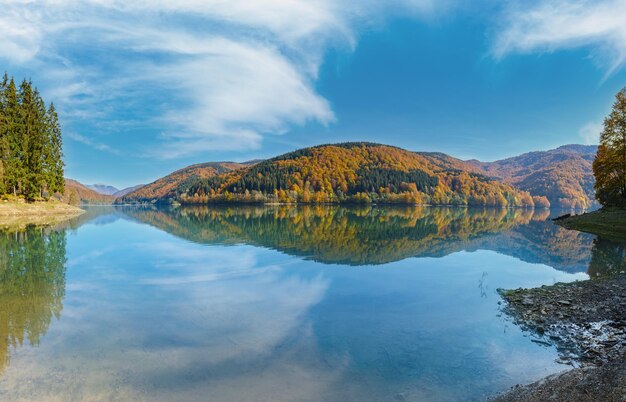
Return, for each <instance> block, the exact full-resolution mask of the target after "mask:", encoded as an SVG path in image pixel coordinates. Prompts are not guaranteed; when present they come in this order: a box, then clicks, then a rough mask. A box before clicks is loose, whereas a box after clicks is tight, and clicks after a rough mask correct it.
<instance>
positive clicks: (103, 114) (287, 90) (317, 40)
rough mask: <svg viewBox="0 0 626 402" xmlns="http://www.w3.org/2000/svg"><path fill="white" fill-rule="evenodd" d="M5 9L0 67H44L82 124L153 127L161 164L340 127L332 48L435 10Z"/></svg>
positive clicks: (69, 113)
mask: <svg viewBox="0 0 626 402" xmlns="http://www.w3.org/2000/svg"><path fill="white" fill-rule="evenodd" d="M0 3H1V4H2V8H3V12H2V16H0V38H2V39H0V59H4V60H5V61H8V62H9V63H11V64H13V65H17V66H30V67H29V68H37V69H39V70H43V71H46V76H47V77H49V78H48V82H45V83H44V84H45V87H46V89H47V90H48V92H49V93H50V94H51V96H52V97H53V98H54V99H58V101H57V102H58V103H60V104H61V107H62V110H63V111H64V112H65V113H64V115H65V116H66V117H67V118H68V119H70V120H71V121H72V122H76V121H78V122H80V121H90V122H92V123H93V122H96V123H93V124H97V122H98V121H107V120H116V121H117V120H122V121H125V122H126V124H129V121H133V122H134V123H137V124H139V125H143V128H144V131H146V130H149V131H151V132H153V136H154V138H153V139H154V141H152V144H154V145H153V146H151V147H150V148H148V149H145V150H144V152H145V153H146V154H149V155H152V156H159V157H163V158H177V157H182V156H186V155H190V154H193V153H198V152H203V151H208V150H225V149H228V150H232V149H251V148H256V147H259V146H260V144H261V142H262V140H263V137H264V136H265V135H272V134H282V133H285V132H288V130H289V129H290V128H291V127H293V126H299V125H304V124H307V123H309V122H317V123H319V124H323V125H327V124H329V123H332V122H333V121H334V120H335V115H334V113H333V111H332V107H331V105H330V104H329V103H328V101H327V100H326V99H324V98H323V97H322V96H321V95H320V94H319V93H318V92H317V91H316V88H315V83H316V80H317V77H318V70H319V67H320V65H321V63H322V60H323V57H324V54H325V52H326V50H327V49H328V47H330V46H339V47H347V48H348V49H350V48H352V47H354V45H355V43H356V41H357V37H358V33H359V32H360V30H361V29H362V28H363V27H364V26H367V25H371V24H373V23H377V22H378V21H380V20H382V19H384V18H385V16H388V15H390V14H397V15H400V14H402V15H415V16H418V15H422V16H423V15H429V14H431V13H433V12H434V10H435V9H436V6H435V2H434V1H432V0H392V1H376V0H364V1H360V2H350V1H341V0H336V1H331V0H320V1H316V2H311V1H306V0H257V1H248V0H230V1H200V0H179V1H176V2H171V1H165V0H152V1H147V0H138V1H132V2H128V1H120V0H86V1H81V2H77V1H72V0H26V1H17V0H4V1H0ZM437 7H440V6H437ZM101 126H105V125H104V124H101ZM72 138H73V139H75V140H77V141H82V142H83V143H85V144H87V145H91V146H100V147H102V146H103V145H104V144H100V143H96V142H93V141H91V140H90V139H87V138H85V137H83V136H77V135H76V134H74V135H73V137H72ZM103 150H105V149H104V148H103Z"/></svg>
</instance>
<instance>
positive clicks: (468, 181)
mask: <svg viewBox="0 0 626 402" xmlns="http://www.w3.org/2000/svg"><path fill="white" fill-rule="evenodd" d="M176 200H177V201H178V202H180V203H183V204H202V203H210V202H259V203H261V202H282V203H348V202H349V203H400V204H433V205H480V206H500V207H510V206H516V207H532V206H534V201H533V198H532V197H531V195H530V194H529V193H528V192H525V191H520V190H517V189H515V188H513V187H512V186H510V185H508V184H504V183H501V182H499V181H496V180H493V179H491V178H489V177H487V176H485V175H482V174H480V173H478V169H477V168H476V167H474V166H472V165H469V164H466V163H464V162H462V161H460V160H458V159H454V158H451V157H449V156H447V155H444V154H438V153H415V152H409V151H406V150H403V149H400V148H396V147H391V146H386V145H379V144H371V143H345V144H336V145H322V146H317V147H313V148H305V149H301V150H298V151H295V152H291V153H288V154H285V155H282V156H279V157H276V158H273V159H270V160H266V161H263V162H260V163H258V164H255V165H253V166H249V167H244V168H241V169H238V170H234V171H230V172H227V173H223V174H219V175H216V176H212V177H206V178H198V177H193V178H191V179H189V180H186V181H184V182H183V183H182V184H181V185H180V186H178V188H177V193H176Z"/></svg>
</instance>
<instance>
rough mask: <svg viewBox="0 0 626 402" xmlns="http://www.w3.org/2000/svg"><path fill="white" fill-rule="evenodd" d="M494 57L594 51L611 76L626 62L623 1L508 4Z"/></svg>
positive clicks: (557, 0) (556, 0) (550, 0)
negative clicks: (591, 49)
mask: <svg viewBox="0 0 626 402" xmlns="http://www.w3.org/2000/svg"><path fill="white" fill-rule="evenodd" d="M509 4H510V5H509V7H508V9H507V11H506V13H505V17H504V18H503V24H502V26H503V29H502V30H501V31H500V32H499V34H498V37H497V40H496V42H495V44H494V48H493V51H494V54H495V55H496V56H497V57H502V56H504V55H506V54H508V53H512V52H521V53H527V52H533V51H545V52H551V51H555V50H557V49H568V48H578V47H583V46H589V47H593V49H595V52H594V54H593V55H594V56H595V57H596V60H597V61H598V62H599V63H600V64H602V65H604V66H605V67H606V68H607V69H608V73H607V74H610V73H612V72H613V71H615V70H616V69H617V68H620V67H622V66H623V64H624V62H625V61H626V17H625V16H626V1H624V0H593V1H585V0H582V1H581V0H579V1H568V0H545V1H536V2H532V3H529V2H526V1H523V2H519V3H509Z"/></svg>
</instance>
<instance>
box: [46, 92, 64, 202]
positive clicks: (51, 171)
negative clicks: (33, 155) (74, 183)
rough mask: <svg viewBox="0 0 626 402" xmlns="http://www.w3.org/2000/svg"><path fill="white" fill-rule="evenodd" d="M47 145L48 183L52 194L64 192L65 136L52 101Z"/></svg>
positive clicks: (48, 121) (48, 114) (48, 119)
mask: <svg viewBox="0 0 626 402" xmlns="http://www.w3.org/2000/svg"><path fill="white" fill-rule="evenodd" d="M46 126H47V127H46V128H47V135H48V139H47V142H46V144H47V147H46V152H45V159H46V166H47V168H48V171H47V178H46V183H47V185H48V191H49V193H50V194H54V193H63V190H64V188H65V179H64V177H63V173H64V171H63V170H64V166H65V164H64V163H63V138H62V135H61V126H60V125H59V117H58V115H57V111H56V108H55V107H54V103H50V107H49V108H48V112H47V115H46Z"/></svg>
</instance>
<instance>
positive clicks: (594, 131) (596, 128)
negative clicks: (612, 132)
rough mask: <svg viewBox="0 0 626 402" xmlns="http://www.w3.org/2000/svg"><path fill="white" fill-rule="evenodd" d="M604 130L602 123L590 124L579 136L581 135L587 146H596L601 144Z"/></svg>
mask: <svg viewBox="0 0 626 402" xmlns="http://www.w3.org/2000/svg"><path fill="white" fill-rule="evenodd" d="M602 130H603V125H602V123H595V122H589V123H587V124H585V125H584V126H583V127H581V128H580V130H578V134H580V138H581V139H582V140H583V141H584V144H585V145H596V144H598V143H599V142H600V133H601V132H602Z"/></svg>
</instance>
